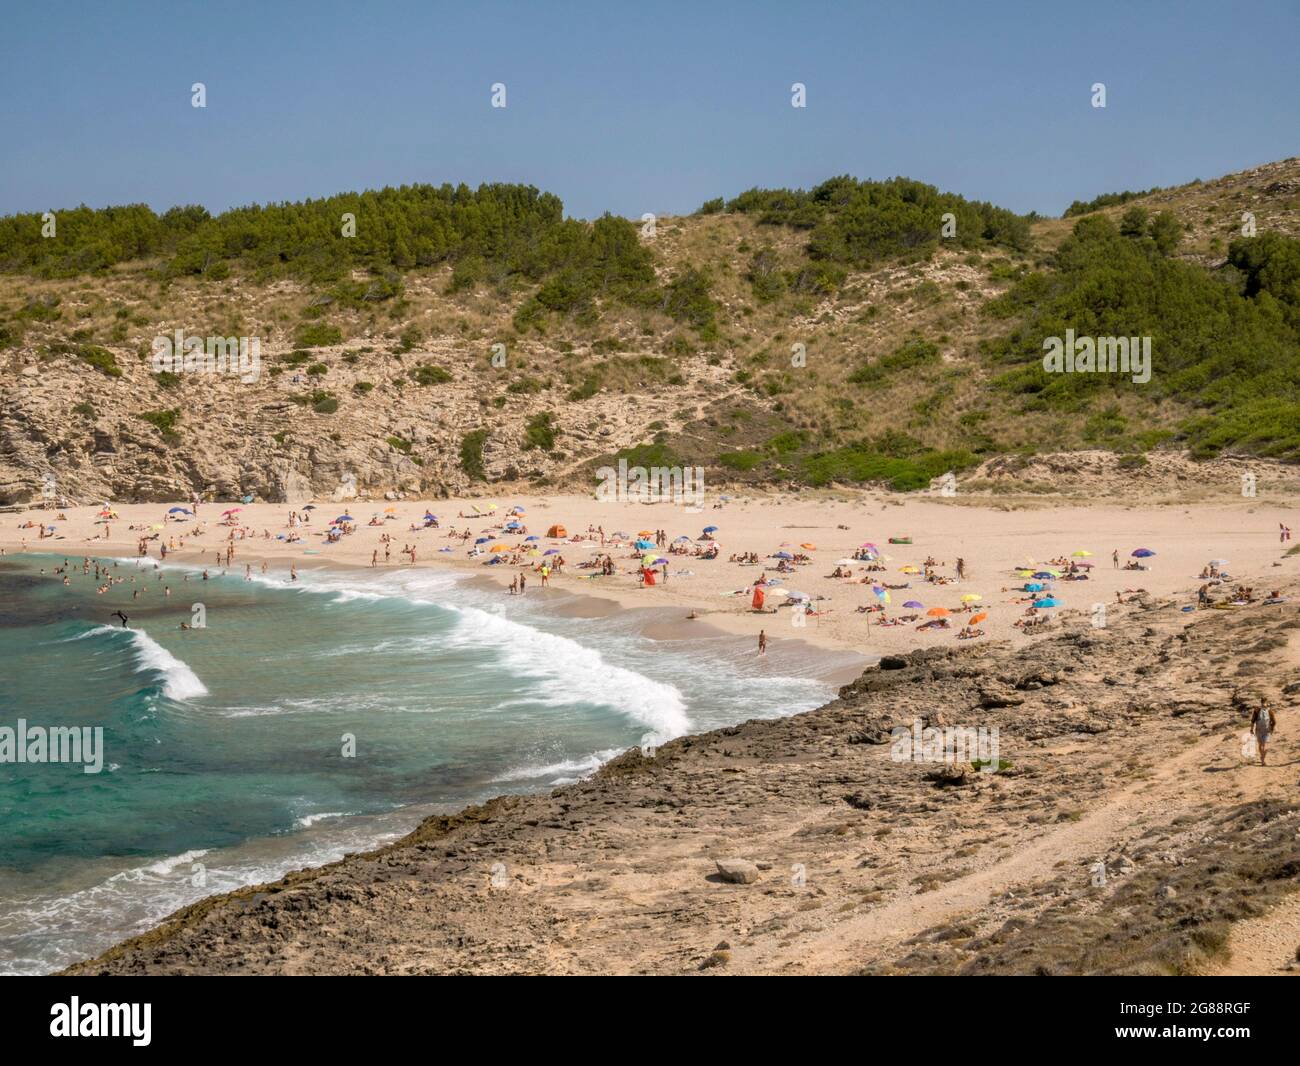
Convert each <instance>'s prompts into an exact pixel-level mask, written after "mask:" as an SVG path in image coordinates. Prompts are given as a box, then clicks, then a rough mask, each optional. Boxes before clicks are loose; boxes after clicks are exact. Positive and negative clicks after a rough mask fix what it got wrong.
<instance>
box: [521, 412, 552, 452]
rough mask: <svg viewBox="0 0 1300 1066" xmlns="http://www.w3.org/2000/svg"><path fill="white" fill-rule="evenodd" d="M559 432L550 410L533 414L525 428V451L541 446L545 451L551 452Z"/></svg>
mask: <svg viewBox="0 0 1300 1066" xmlns="http://www.w3.org/2000/svg"><path fill="white" fill-rule="evenodd" d="M557 432H558V430H557V429H556V428H555V420H554V418H553V416H552V415H551V412H550V411H542V412H540V413H539V414H536V415H533V417H532V418H530V419H529V420H528V425H527V427H526V428H525V429H524V451H526V452H527V451H532V449H534V448H540V449H541V450H542V451H544V452H549V451H550V450H551V449H552V448H554V447H555V435H556V433H557Z"/></svg>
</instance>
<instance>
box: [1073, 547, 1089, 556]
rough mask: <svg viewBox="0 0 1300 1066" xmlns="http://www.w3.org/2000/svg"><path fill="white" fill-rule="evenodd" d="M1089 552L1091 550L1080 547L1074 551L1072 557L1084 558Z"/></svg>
mask: <svg viewBox="0 0 1300 1066" xmlns="http://www.w3.org/2000/svg"><path fill="white" fill-rule="evenodd" d="M1091 554H1092V552H1090V551H1088V550H1087V549H1085V548H1080V549H1079V550H1078V551H1077V552H1075V553H1074V557H1075V558H1076V559H1086V558H1088V556H1089V555H1091Z"/></svg>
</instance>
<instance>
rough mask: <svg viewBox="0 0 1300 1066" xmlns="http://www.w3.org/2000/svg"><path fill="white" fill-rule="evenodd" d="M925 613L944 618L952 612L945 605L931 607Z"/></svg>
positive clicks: (932, 616)
mask: <svg viewBox="0 0 1300 1066" xmlns="http://www.w3.org/2000/svg"><path fill="white" fill-rule="evenodd" d="M925 613H926V614H928V615H929V616H930V617H931V618H944V617H946V616H948V615H950V614H952V612H951V611H950V610H948V608H947V607H931V608H930V609H929V610H928V611H926V612H925Z"/></svg>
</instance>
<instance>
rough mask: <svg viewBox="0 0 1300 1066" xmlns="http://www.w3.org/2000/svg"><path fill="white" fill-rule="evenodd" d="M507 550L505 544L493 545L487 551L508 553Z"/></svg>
mask: <svg viewBox="0 0 1300 1066" xmlns="http://www.w3.org/2000/svg"><path fill="white" fill-rule="evenodd" d="M509 550H510V546H509V545H507V544H493V545H492V547H490V548H489V549H488V551H490V552H508V551H509Z"/></svg>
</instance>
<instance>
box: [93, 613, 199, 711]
mask: <svg viewBox="0 0 1300 1066" xmlns="http://www.w3.org/2000/svg"><path fill="white" fill-rule="evenodd" d="M106 633H125V634H127V635H128V636H129V638H130V641H131V645H132V649H133V651H134V652H135V665H136V669H137V670H139V671H140V672H141V673H150V674H156V675H158V676H159V677H160V678H161V680H162V694H163V695H164V696H166V697H167V698H168V699H173V700H190V699H195V698H196V697H198V696H206V695H207V694H208V688H207V686H206V685H205V684H204V683H203V682H202V681H200V680H199V676H198V674H196V673H195V672H194V671H193V670H191V669H190V668H189V666H188V665H187V664H186V663H185V662H183V661H182V660H180V659H178V658H176V656H174V655H173V654H172V653H171V652H169V651H168V650H167V649H166V648H164V647H163V646H162V645H161V644H159V643H158V642H157V641H156V640H154V639H153V637H151V636H149V634H148V633H146V632H145V631H144V630H143V629H118V628H116V627H114V626H95V627H94V628H93V629H88V630H86V632H84V633H80V634H78V635H77V636H76V637H74V638H71V639H74V640H80V639H82V638H83V637H90V636H102V635H104V634H106Z"/></svg>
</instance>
